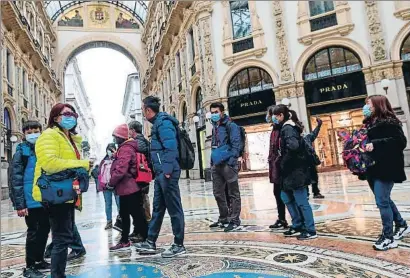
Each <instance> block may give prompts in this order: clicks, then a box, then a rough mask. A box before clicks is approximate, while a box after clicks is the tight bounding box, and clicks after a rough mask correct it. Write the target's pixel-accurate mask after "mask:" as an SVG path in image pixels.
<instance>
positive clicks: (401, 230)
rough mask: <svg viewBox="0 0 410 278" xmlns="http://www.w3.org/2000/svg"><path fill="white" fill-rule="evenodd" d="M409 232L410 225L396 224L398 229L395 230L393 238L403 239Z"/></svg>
mask: <svg viewBox="0 0 410 278" xmlns="http://www.w3.org/2000/svg"><path fill="white" fill-rule="evenodd" d="M409 233H410V227H409V226H407V224H406V225H405V226H402V227H398V226H396V229H395V230H394V236H393V238H394V239H395V240H401V239H402V238H403V237H404V236H406V235H408V234H409Z"/></svg>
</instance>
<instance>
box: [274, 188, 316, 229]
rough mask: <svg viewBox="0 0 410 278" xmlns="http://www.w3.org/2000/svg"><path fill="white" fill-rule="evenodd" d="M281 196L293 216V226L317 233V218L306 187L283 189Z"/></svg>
mask: <svg viewBox="0 0 410 278" xmlns="http://www.w3.org/2000/svg"><path fill="white" fill-rule="evenodd" d="M281 197H282V201H283V202H284V203H285V205H286V207H287V208H288V211H289V214H290V216H291V217H292V227H293V228H294V229H304V230H306V231H307V232H308V233H316V228H315V220H314V219H313V211H312V208H311V207H310V204H309V201H308V198H307V191H306V188H304V187H302V188H299V189H296V190H292V191H282V193H281Z"/></svg>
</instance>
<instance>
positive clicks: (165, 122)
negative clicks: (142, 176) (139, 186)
mask: <svg viewBox="0 0 410 278" xmlns="http://www.w3.org/2000/svg"><path fill="white" fill-rule="evenodd" d="M150 122H151V123H152V129H151V161H152V164H153V166H154V171H155V174H156V175H159V174H161V173H163V174H164V175H171V174H172V173H173V172H175V171H180V170H181V168H180V166H179V151H178V139H177V130H176V128H177V127H178V124H179V122H178V120H177V119H175V118H174V117H172V116H170V115H168V114H167V113H165V112H160V113H158V114H157V115H156V116H155V117H153V118H152V119H150Z"/></svg>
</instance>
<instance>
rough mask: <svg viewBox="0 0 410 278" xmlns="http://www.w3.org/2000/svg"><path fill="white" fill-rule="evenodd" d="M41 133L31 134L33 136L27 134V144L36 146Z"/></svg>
mask: <svg viewBox="0 0 410 278" xmlns="http://www.w3.org/2000/svg"><path fill="white" fill-rule="evenodd" d="M40 135H41V133H31V134H27V135H26V140H27V142H29V143H30V144H33V145H34V144H35V143H36V141H37V139H38V137H40Z"/></svg>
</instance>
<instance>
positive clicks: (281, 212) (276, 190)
mask: <svg viewBox="0 0 410 278" xmlns="http://www.w3.org/2000/svg"><path fill="white" fill-rule="evenodd" d="M281 192H282V190H281V185H280V183H274V184H273V195H275V200H276V207H277V209H278V218H279V220H282V221H285V220H286V206H285V203H283V201H282V198H281V196H280V194H281Z"/></svg>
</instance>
